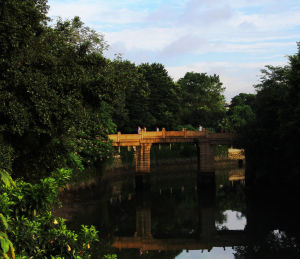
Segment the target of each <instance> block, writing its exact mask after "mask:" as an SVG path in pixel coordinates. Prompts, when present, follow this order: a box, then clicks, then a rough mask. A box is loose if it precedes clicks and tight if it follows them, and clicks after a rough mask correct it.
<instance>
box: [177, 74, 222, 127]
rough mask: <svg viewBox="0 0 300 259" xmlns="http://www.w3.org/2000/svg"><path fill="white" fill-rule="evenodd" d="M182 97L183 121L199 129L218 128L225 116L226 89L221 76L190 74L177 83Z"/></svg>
mask: <svg viewBox="0 0 300 259" xmlns="http://www.w3.org/2000/svg"><path fill="white" fill-rule="evenodd" d="M177 84H178V87H179V91H180V96H181V100H180V103H181V121H182V122H183V123H184V124H191V125H193V126H194V127H197V126H198V125H199V124H201V125H203V126H205V127H217V126H218V122H219V121H220V120H221V119H222V118H223V117H224V115H225V107H224V105H225V99H224V96H223V94H222V93H223V91H224V88H223V87H222V83H221V82H220V79H219V76H217V75H213V76H208V75H207V74H206V73H195V72H188V73H186V74H185V76H184V77H183V78H180V79H179V80H178V82H177Z"/></svg>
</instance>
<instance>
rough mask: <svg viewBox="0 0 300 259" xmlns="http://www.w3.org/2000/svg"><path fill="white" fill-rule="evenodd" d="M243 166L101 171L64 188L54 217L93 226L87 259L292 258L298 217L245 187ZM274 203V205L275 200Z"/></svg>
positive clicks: (296, 255)
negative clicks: (94, 178)
mask: <svg viewBox="0 0 300 259" xmlns="http://www.w3.org/2000/svg"><path fill="white" fill-rule="evenodd" d="M244 176H245V169H244V168H239V167H238V165H236V166H235V167H233V166H232V165H231V166H226V164H223V165H217V166H216V171H215V173H214V174H207V173H201V172H198V171H197V169H196V168H195V167H194V166H191V165H189V166H187V165H184V166H183V165H179V164H175V165H173V166H167V165H164V166H161V167H159V166H157V167H155V168H153V169H152V170H151V173H150V174H144V175H137V174H136V173H135V171H134V170H133V169H127V170H125V169H123V170H121V169H118V170H111V171H109V172H106V173H105V174H104V175H103V177H102V179H101V180H100V181H99V182H98V183H97V184H95V185H93V186H90V187H89V188H85V189H80V190H77V191H70V192H65V193H64V194H63V195H62V202H63V206H62V208H59V209H57V210H56V211H55V214H56V215H58V216H61V217H64V218H66V219H67V220H68V222H69V224H70V226H71V227H73V228H78V226H79V225H81V224H86V225H91V224H93V225H95V226H96V228H97V229H98V230H99V235H100V237H101V240H100V244H99V247H97V248H95V252H94V253H95V255H94V257H93V258H102V256H103V255H104V254H106V253H110V254H116V255H117V257H118V258H120V259H123V258H170V259H171V258H176V259H188V258H189V259H196V258H197V259H198V258H205V259H207V258H214V259H216V258H224V259H227V258H228V259H230V258H300V256H299V255H300V252H299V228H298V227H296V226H297V225H298V215H296V214H295V213H294V211H293V210H292V209H291V211H292V212H289V211H288V210H289V208H290V207H289V206H284V207H280V206H277V205H278V204H277V203H274V204H275V205H274V204H273V203H272V202H270V203H268V204H266V203H261V202H256V201H255V200H253V199H252V198H249V197H248V196H247V195H246V192H245V177H244ZM276 204H277V205H276Z"/></svg>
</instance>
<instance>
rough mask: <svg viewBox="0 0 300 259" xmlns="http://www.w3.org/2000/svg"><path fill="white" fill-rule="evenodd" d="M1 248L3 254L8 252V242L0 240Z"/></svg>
mask: <svg viewBox="0 0 300 259" xmlns="http://www.w3.org/2000/svg"><path fill="white" fill-rule="evenodd" d="M1 248H2V251H3V253H4V254H6V253H7V252H8V251H9V242H8V241H7V240H6V239H4V238H3V239H1Z"/></svg>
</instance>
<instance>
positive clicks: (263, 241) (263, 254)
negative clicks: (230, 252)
mask: <svg viewBox="0 0 300 259" xmlns="http://www.w3.org/2000/svg"><path fill="white" fill-rule="evenodd" d="M235 250H236V254H235V255H236V256H237V258H245V259H246V258H253V259H254V258H255V259H256V258H272V259H277V258H278V259H279V258H288V259H294V258H295V259H296V258H297V259H298V258H299V256H300V249H299V244H297V240H296V238H295V237H293V236H292V235H290V234H288V233H286V232H284V231H279V230H275V231H270V232H268V233H267V234H266V235H265V236H262V237H260V238H259V237H258V236H257V240H256V242H252V243H250V244H249V245H248V246H245V247H237V248H235Z"/></svg>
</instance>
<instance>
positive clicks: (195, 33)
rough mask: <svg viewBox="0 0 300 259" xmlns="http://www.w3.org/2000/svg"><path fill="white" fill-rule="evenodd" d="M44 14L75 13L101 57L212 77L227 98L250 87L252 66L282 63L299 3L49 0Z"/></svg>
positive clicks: (255, 69)
mask: <svg viewBox="0 0 300 259" xmlns="http://www.w3.org/2000/svg"><path fill="white" fill-rule="evenodd" d="M48 3H49V5H50V11H49V15H50V16H51V17H52V18H55V17H58V16H59V17H62V18H72V17H74V16H76V15H78V16H80V17H81V19H82V21H83V22H84V23H85V24H86V25H87V26H89V27H91V28H93V29H94V30H96V31H98V32H100V33H102V34H104V37H105V39H106V41H107V42H108V44H109V45H110V48H109V50H108V51H107V52H106V53H105V56H107V57H109V58H113V57H114V54H116V53H121V54H122V56H123V58H124V59H128V60H130V61H132V62H135V63H136V64H140V63H142V62H149V63H152V62H158V63H162V64H164V65H165V67H166V69H167V70H168V71H169V74H170V76H171V77H172V78H173V79H174V80H177V79H179V78H180V77H183V76H184V74H185V73H186V72H188V71H194V72H205V73H208V74H214V73H216V74H218V75H219V76H220V78H221V81H222V82H223V83H224V86H225V87H226V90H225V96H226V98H227V100H230V99H231V98H232V97H233V96H235V95H236V94H238V93H240V92H246V93H250V92H254V88H253V84H255V83H257V82H258V81H257V80H258V79H259V76H260V69H262V68H263V67H264V66H265V65H269V64H270V65H284V64H286V62H287V58H286V56H287V55H292V54H295V53H296V51H297V45H296V42H297V41H300V1H299V0H285V1H281V0H180V1H179V0H172V1H171V0H106V1H104V0H49V1H48Z"/></svg>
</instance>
